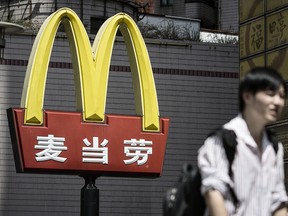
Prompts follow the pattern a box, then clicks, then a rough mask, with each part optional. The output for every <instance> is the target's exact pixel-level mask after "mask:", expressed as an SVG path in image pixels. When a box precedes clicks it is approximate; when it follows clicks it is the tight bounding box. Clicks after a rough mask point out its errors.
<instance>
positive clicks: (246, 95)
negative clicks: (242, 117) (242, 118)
mask: <svg viewBox="0 0 288 216" xmlns="http://www.w3.org/2000/svg"><path fill="white" fill-rule="evenodd" d="M242 98H243V101H244V103H245V105H248V104H250V103H251V100H252V98H253V94H252V93H251V92H248V91H245V92H243V94H242Z"/></svg>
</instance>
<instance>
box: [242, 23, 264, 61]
mask: <svg viewBox="0 0 288 216" xmlns="http://www.w3.org/2000/svg"><path fill="white" fill-rule="evenodd" d="M239 46H240V58H245V57H248V56H251V55H254V54H257V53H260V52H264V47H265V26H264V19H258V20H256V21H253V22H251V23H248V24H246V25H243V26H241V27H240V45H239Z"/></svg>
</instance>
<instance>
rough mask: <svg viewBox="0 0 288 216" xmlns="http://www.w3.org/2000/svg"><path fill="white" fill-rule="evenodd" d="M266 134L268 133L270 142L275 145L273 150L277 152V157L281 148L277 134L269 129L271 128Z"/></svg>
mask: <svg viewBox="0 0 288 216" xmlns="http://www.w3.org/2000/svg"><path fill="white" fill-rule="evenodd" d="M266 133H267V136H268V139H269V141H270V142H271V143H272V145H273V149H274V151H275V154H276V155H277V152H278V148H279V146H278V143H279V141H278V139H277V136H276V134H275V132H274V131H273V130H272V129H269V128H268V129H266Z"/></svg>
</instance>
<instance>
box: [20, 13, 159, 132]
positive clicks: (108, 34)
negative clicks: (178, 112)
mask: <svg viewBox="0 0 288 216" xmlns="http://www.w3.org/2000/svg"><path fill="white" fill-rule="evenodd" d="M60 23H62V24H63V25H64V28H65V30H66V34H67V37H68V40H69V45H70V49H71V55H72V62H73V71H74V77H75V83H76V94H77V95H76V97H77V110H78V111H82V112H83V120H84V121H89V122H103V121H104V119H105V114H104V113H105V105H106V94H107V85H108V77H109V68H110V60H111V55H112V50H113V45H114V40H115V36H116V32H117V30H118V28H119V29H120V31H121V33H122V35H123V37H124V41H125V44H126V48H127V51H128V56H129V60H130V67H131V72H132V78H133V85H134V95H135V104H136V114H137V115H143V120H142V122H143V125H142V128H143V130H144V131H155V132H156V131H159V130H160V128H159V127H160V126H159V109H158V101H157V94H156V88H155V83H154V77H153V72H152V68H151V63H150V59H149V55H148V51H147V48H146V45H145V42H144V40H143V38H142V36H141V33H140V31H139V29H138V27H137V25H136V23H135V22H134V21H133V19H132V18H131V17H129V16H128V15H127V14H125V13H119V14H116V15H114V16H112V17H111V18H109V19H108V20H106V21H105V22H104V24H103V25H102V26H101V28H100V30H99V32H98V33H97V35H96V37H95V40H94V43H93V46H92V48H91V45H90V41H89V38H88V35H87V33H86V30H85V28H84V26H83V24H82V22H81V20H80V19H79V17H78V16H77V14H76V13H75V12H73V11H72V10H71V9H69V8H62V9H59V10H58V11H56V12H55V13H53V14H51V15H50V16H49V17H48V18H47V19H46V20H45V22H44V23H43V25H42V26H41V29H40V30H39V33H38V34H37V37H36V39H35V42H34V44H33V48H32V51H31V54H30V58H29V62H28V66H27V71H26V77H25V82H24V87H23V92H22V100H21V107H24V108H26V111H25V119H24V123H25V124H31V125H40V124H42V123H43V110H42V109H43V101H44V92H45V83H46V77H47V71H48V64H49V61H50V56H51V51H52V47H53V44H54V39H55V36H56V32H57V30H58V27H59V25H60Z"/></svg>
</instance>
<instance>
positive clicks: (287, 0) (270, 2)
mask: <svg viewBox="0 0 288 216" xmlns="http://www.w3.org/2000/svg"><path fill="white" fill-rule="evenodd" d="M285 5H288V0H266V7H267V11H271V10H274V9H276V8H280V7H283V6H285Z"/></svg>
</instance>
